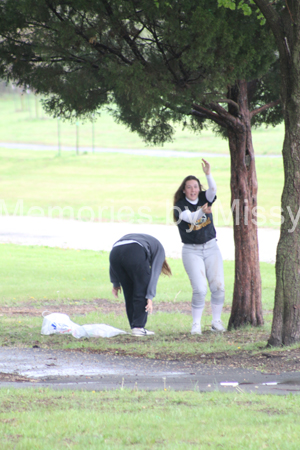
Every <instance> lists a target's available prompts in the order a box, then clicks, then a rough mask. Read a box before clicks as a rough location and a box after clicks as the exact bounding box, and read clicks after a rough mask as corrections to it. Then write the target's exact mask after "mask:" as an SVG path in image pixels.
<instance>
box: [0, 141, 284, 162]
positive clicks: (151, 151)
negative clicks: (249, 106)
mask: <svg viewBox="0 0 300 450" xmlns="http://www.w3.org/2000/svg"><path fill="white" fill-rule="evenodd" d="M0 147H2V148H11V149H17V150H34V151H41V150H46V151H47V150H48V151H55V152H58V146H57V145H42V144H24V143H19V142H0ZM61 151H62V152H76V147H72V146H65V145H64V146H61ZM79 152H80V153H83V152H88V153H91V152H96V153H123V154H127V155H144V156H156V157H160V158H229V153H228V154H227V153H226V154H224V153H199V152H182V151H177V150H165V149H162V148H157V147H154V148H153V147H149V148H136V149H130V148H105V147H94V148H92V147H80V148H79ZM255 158H282V155H281V154H279V155H255Z"/></svg>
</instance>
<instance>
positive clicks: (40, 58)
mask: <svg viewBox="0 0 300 450" xmlns="http://www.w3.org/2000/svg"><path fill="white" fill-rule="evenodd" d="M0 8H1V10H0V12H1V18H0V29H1V30H2V31H1V36H2V42H1V47H0V56H1V57H2V61H3V64H2V65H1V70H2V73H3V76H5V77H6V79H12V80H14V81H16V80H17V82H18V83H19V84H20V85H29V86H31V87H33V88H35V89H36V90H37V92H38V93H40V94H43V95H46V100H45V101H44V106H45V108H46V109H47V111H48V112H50V113H52V114H53V115H54V116H60V117H62V116H63V117H66V118H72V117H78V116H86V115H88V114H90V113H93V112H95V111H97V110H98V109H99V108H100V107H102V106H108V107H109V108H110V110H111V113H112V114H113V115H114V117H115V119H116V120H117V121H120V122H122V123H125V124H126V125H127V126H129V127H130V129H131V130H132V131H136V132H138V133H139V134H140V135H141V136H142V137H143V138H144V139H145V140H146V141H148V142H152V143H154V144H157V143H163V142H165V141H166V140H170V139H171V138H172V133H173V124H174V123H182V124H183V125H184V126H187V127H190V128H192V129H193V130H195V131H201V129H202V128H203V126H204V124H205V122H206V121H207V120H209V121H212V122H214V123H215V125H216V128H217V129H219V130H220V129H223V134H224V133H225V134H226V136H227V137H228V139H229V148H230V154H231V194H232V206H233V218H234V239H235V250H236V251H235V255H236V265H235V286H234V298H233V306H232V313H231V317H230V321H229V327H232V326H233V327H238V326H241V325H245V324H248V323H250V324H252V325H260V324H262V323H263V317H262V307H261V281H260V272H259V260H258V244H257V225H256V221H255V219H256V216H255V208H256V206H257V179H256V171H255V160H254V150H253V145H252V138H251V125H257V124H261V123H271V124H276V123H278V121H280V119H281V110H280V107H278V106H277V107H276V105H277V103H278V95H279V94H278V90H276V86H277V84H276V61H275V60H276V55H275V52H274V42H273V38H272V35H271V33H270V32H269V30H268V29H267V27H262V26H260V24H259V23H258V21H257V20H256V18H255V17H253V18H252V19H249V18H245V16H244V14H243V13H242V12H241V11H239V10H236V11H235V12H234V13H231V12H230V11H227V10H225V9H220V8H218V4H217V1H216V0H205V1H204V0H197V1H196V0H181V1H180V0H179V1H177V2H172V4H170V3H169V2H165V1H163V0H162V1H156V2H153V3H152V2H149V1H145V0H137V1H134V0H131V1H128V0H127V1H126V0H115V1H110V2H108V1H106V0H94V1H90V0H85V1H84V0H73V1H50V0H45V1H42V2H41V1H40V2H35V1H33V0H18V1H17V0H6V1H5V2H2V4H1V6H0ZM262 42H263V43H264V45H262ZM221 105H224V106H221Z"/></svg>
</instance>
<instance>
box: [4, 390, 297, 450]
mask: <svg viewBox="0 0 300 450" xmlns="http://www.w3.org/2000/svg"><path fill="white" fill-rule="evenodd" d="M299 407H300V397H299V396H288V397H279V396H268V395H264V396H258V395H254V394H239V393H236V394H223V393H222V394H221V393H219V392H213V393H206V394H201V393H199V392H197V391H195V392H170V391H163V390H162V391H157V392H139V391H127V390H119V391H115V392H91V391H89V392H79V391H75V392H71V391H63V392H62V391H59V392H57V391H56V392H55V391H52V390H49V389H47V390H45V389H38V390H32V389H28V390H14V389H1V390H0V443H1V449H2V450H11V449H15V450H40V449H43V450H48V449H49V450H52V449H55V450H60V449H66V448H68V449H72V450H81V449H83V448H86V449H89V450H98V449H100V448H101V449H105V450H114V449H116V450H121V449H129V448H130V449H132V448H136V449H139V450H146V449H147V450H148V449H166V450H169V449H170V450H174V449H177V450H188V449H203V450H209V449H218V448H222V449H225V450H240V449H243V450H257V449H265V448H270V449H280V450H298V448H299V425H298V417H299Z"/></svg>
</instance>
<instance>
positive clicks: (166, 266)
mask: <svg viewBox="0 0 300 450" xmlns="http://www.w3.org/2000/svg"><path fill="white" fill-rule="evenodd" d="M161 273H162V274H164V275H168V277H170V276H171V275H172V271H171V267H170V266H169V264H168V263H167V260H166V259H165V260H164V262H163V265H162V268H161Z"/></svg>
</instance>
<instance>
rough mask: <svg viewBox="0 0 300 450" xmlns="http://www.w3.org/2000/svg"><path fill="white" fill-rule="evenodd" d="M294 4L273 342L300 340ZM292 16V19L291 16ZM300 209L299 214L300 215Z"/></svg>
mask: <svg viewBox="0 0 300 450" xmlns="http://www.w3.org/2000/svg"><path fill="white" fill-rule="evenodd" d="M289 4H290V8H289V10H288V11H287V12H288V15H287V18H286V20H285V23H284V25H285V35H286V36H287V38H285V42H286V48H285V55H281V72H282V104H283V113H284V121H285V138H284V144H283V151H282V154H283V166H284V175H285V179H284V187H283V193H282V198H281V208H282V210H281V211H282V220H283V223H282V224H281V233H280V239H279V243H278V247H277V258H276V290H275V306H274V314H273V323H272V331H271V336H270V339H269V341H268V344H269V345H272V346H278V345H291V344H294V343H296V342H300V226H299V223H298V220H299V216H300V209H299V206H300V60H299V54H300V25H299V20H300V5H299V2H294V3H291V2H289ZM288 19H289V20H288ZM298 213H299V215H297V214H298Z"/></svg>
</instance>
